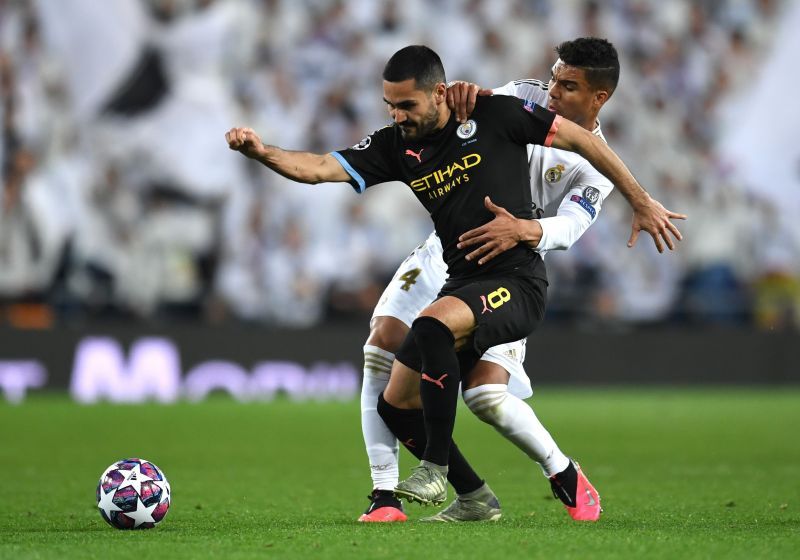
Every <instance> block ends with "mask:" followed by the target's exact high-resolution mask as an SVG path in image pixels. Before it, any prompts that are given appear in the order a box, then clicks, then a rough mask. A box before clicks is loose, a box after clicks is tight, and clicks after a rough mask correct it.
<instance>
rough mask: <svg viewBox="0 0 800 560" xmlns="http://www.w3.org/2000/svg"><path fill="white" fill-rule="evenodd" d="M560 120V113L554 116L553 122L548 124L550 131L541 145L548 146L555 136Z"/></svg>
mask: <svg viewBox="0 0 800 560" xmlns="http://www.w3.org/2000/svg"><path fill="white" fill-rule="evenodd" d="M561 120H562V117H561V115H556V118H554V119H553V124H551V125H550V131H549V132H548V133H547V138H545V139H544V144H542V146H544V147H545V148H549V147H550V145H551V144H552V143H553V138H555V137H556V132H558V127H559V125H560V124H561Z"/></svg>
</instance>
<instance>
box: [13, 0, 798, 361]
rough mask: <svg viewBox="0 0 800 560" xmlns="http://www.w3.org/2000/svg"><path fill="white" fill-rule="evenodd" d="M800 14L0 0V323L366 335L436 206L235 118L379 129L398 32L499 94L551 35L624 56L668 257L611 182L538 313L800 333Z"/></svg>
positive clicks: (569, 319) (346, 139)
mask: <svg viewBox="0 0 800 560" xmlns="http://www.w3.org/2000/svg"><path fill="white" fill-rule="evenodd" d="M798 28H800V3H797V2H786V1H784V2H782V1H779V0H708V1H704V2H689V1H682V0H613V1H609V2H597V1H585V0H558V1H556V0H516V1H515V0H507V1H506V0H483V1H481V0H427V1H425V0H397V1H393V0H387V1H384V2H374V1H371V0H352V1H325V0H216V1H214V0H114V1H113V2H97V1H96V0H35V1H25V0H5V1H1V2H0V91H1V92H2V93H1V95H2V106H0V124H2V131H3V134H2V137H1V138H0V163H1V164H2V173H3V175H2V179H3V192H2V208H0V326H5V327H7V328H8V327H11V328H46V327H49V326H54V325H55V326H59V325H86V324H92V323H93V322H95V321H103V322H104V323H108V322H113V321H115V320H120V321H125V322H128V323H130V322H134V323H136V322H139V323H140V324H142V325H169V324H181V323H185V322H192V323H208V324H214V325H220V324H231V323H234V324H235V323H240V322H245V323H248V324H263V325H266V326H277V327H294V328H308V327H316V326H319V325H323V324H327V323H328V322H330V321H351V322H353V324H354V325H355V324H358V325H363V326H364V329H366V320H367V318H368V317H369V313H370V311H371V309H372V307H373V305H374V304H375V302H376V301H377V298H378V296H379V295H380V292H381V290H382V288H383V286H384V284H385V283H386V282H387V281H388V279H389V278H390V275H391V273H392V272H393V271H394V270H395V267H396V266H397V265H398V264H399V263H400V262H401V261H402V259H403V258H404V257H405V256H406V254H407V253H408V252H409V251H410V250H411V249H412V248H413V247H414V246H415V245H417V244H418V243H419V242H421V241H422V240H423V239H424V238H425V237H426V236H427V234H428V232H429V230H430V228H431V225H430V222H429V220H428V218H427V216H426V215H425V214H424V211H423V210H422V209H421V208H420V207H418V205H417V203H416V201H415V200H414V198H413V196H412V195H411V193H410V192H408V190H407V189H406V188H404V187H402V186H400V185H391V186H386V187H383V188H378V189H374V191H375V192H370V193H367V194H366V195H364V196H361V197H357V196H355V195H354V194H353V193H352V190H351V189H350V187H348V186H343V185H318V186H314V187H312V186H305V185H297V184H293V183H290V182H288V181H285V180H283V179H281V178H280V177H278V176H277V175H275V174H272V173H269V172H267V171H265V170H263V169H261V168H259V167H258V166H256V165H252V164H250V163H248V162H247V161H245V159H244V158H242V157H241V156H239V155H238V154H235V153H232V152H230V151H229V150H228V149H227V147H226V145H225V142H224V138H223V134H224V132H225V131H226V130H227V129H228V128H230V127H231V126H233V125H236V124H247V125H250V126H252V127H253V128H255V129H256V130H258V131H259V132H260V133H261V134H262V136H263V138H264V139H265V141H267V142H269V143H274V144H277V145H280V146H283V147H287V148H294V149H308V150H315V151H328V150H331V149H335V148H340V147H345V146H349V145H351V144H354V143H355V142H357V141H358V140H359V139H360V138H361V137H363V136H364V135H365V134H366V133H369V132H370V131H372V130H375V129H377V128H379V127H380V126H382V125H383V124H384V123H386V122H387V115H386V112H385V108H384V107H383V104H382V102H381V90H380V87H381V85H380V72H381V69H382V66H383V64H384V62H385V60H386V59H387V58H388V57H389V56H390V55H391V53H393V52H394V51H395V50H396V49H398V48H400V47H402V46H404V45H406V44H410V43H425V44H428V45H430V46H432V47H433V48H434V49H435V50H437V51H438V52H439V53H440V54H441V55H442V58H443V61H444V63H445V67H446V69H447V71H448V77H449V78H450V79H465V80H471V81H475V82H477V83H480V84H482V85H485V86H489V87H491V86H498V85H501V84H503V83H505V82H507V81H509V80H511V79H515V78H525V77H538V78H543V79H547V78H548V76H549V67H550V65H551V63H552V62H553V56H554V53H553V46H554V45H556V44H557V43H559V42H560V41H562V40H565V39H569V38H573V37H576V36H582V35H595V36H603V37H607V38H609V39H610V40H611V41H612V42H614V43H615V44H616V46H617V47H618V49H619V51H620V54H621V57H622V59H621V61H622V79H621V83H620V86H619V88H618V90H617V92H616V93H615V95H614V97H613V98H612V99H611V101H610V102H609V103H608V105H607V106H606V108H605V109H604V110H603V112H602V113H601V120H602V123H603V128H604V131H605V134H606V137H607V139H608V141H609V143H610V144H611V146H612V147H613V148H615V149H616V150H617V151H618V152H619V153H620V154H621V155H622V157H623V159H625V161H626V162H627V163H628V164H629V166H630V167H631V168H632V170H633V172H634V174H635V175H636V176H637V177H638V178H639V179H640V181H641V182H642V184H643V185H645V187H646V188H647V189H648V190H649V191H650V192H651V193H652V194H653V195H654V196H655V197H656V198H658V199H660V200H661V201H663V202H664V204H665V205H666V206H667V207H669V208H671V209H673V210H676V211H679V212H686V213H688V214H689V215H690V220H689V221H688V222H686V223H684V224H679V225H680V227H681V229H682V230H683V232H684V234H685V239H686V240H685V241H684V242H683V243H682V244H681V246H680V249H679V250H678V251H677V252H675V253H672V254H666V255H658V254H657V253H656V251H655V249H654V247H653V246H652V243H651V242H650V240H649V239H641V240H640V242H639V244H638V245H637V247H636V248H635V249H633V250H629V249H627V248H626V241H627V237H628V230H629V219H630V213H629V211H628V209H627V207H626V205H625V203H624V201H623V199H622V198H621V197H620V196H619V195H615V196H614V197H612V199H611V200H610V201H609V203H607V204H606V205H605V206H604V210H603V213H602V214H601V218H600V220H599V221H598V222H597V224H595V225H594V226H593V227H592V228H591V229H590V230H589V232H588V233H587V234H586V235H585V236H584V238H583V239H582V240H581V241H580V242H579V243H578V244H577V245H576V246H575V247H573V248H572V249H571V250H570V251H568V252H565V253H563V254H552V253H551V254H550V255H549V256H548V268H549V273H550V278H551V286H552V288H551V293H550V310H549V319H548V320H549V321H550V322H552V323H554V324H562V325H563V326H567V327H571V326H576V325H577V326H580V327H581V328H582V329H596V330H599V329H608V328H609V327H613V329H619V330H622V331H625V329H628V328H629V327H630V326H631V325H635V326H639V325H648V326H650V325H673V326H675V325H678V326H681V325H700V326H704V325H709V324H713V325H733V326H742V327H751V326H752V327H755V328H759V329H764V330H789V331H791V330H795V329H797V327H798V326H799V325H800V220H797V218H796V216H798V213H799V212H800V143H799V142H797V141H796V139H795V138H794V135H795V134H796V131H797V130H798V129H800V107H799V106H798V105H797V104H796V103H794V102H793V101H792V100H791V99H790V98H789V97H788V96H786V92H790V91H793V90H792V88H791V86H790V84H791V83H796V82H797V77H796V76H794V75H789V74H790V72H787V69H788V68H791V67H794V66H795V65H796V60H792V57H794V58H796V57H797V53H798V52H800V46H798V41H800V39H799V38H800V34H798V33H797V32H796V30H797V29H798ZM786 60H791V62H786ZM789 134H792V136H791V137H790V136H789ZM364 332H366V331H364ZM3 345H5V343H3ZM356 349H357V348H356ZM0 357H2V356H0Z"/></svg>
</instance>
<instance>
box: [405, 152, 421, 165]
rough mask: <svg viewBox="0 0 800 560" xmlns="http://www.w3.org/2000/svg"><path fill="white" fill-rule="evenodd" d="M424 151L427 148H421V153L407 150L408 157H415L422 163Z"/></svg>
mask: <svg viewBox="0 0 800 560" xmlns="http://www.w3.org/2000/svg"><path fill="white" fill-rule="evenodd" d="M424 149H425V148H420V149H419V153H417V152H415V151H414V150H406V155H407V156H412V157H415V158H417V161H418V162H419V163H422V150H424Z"/></svg>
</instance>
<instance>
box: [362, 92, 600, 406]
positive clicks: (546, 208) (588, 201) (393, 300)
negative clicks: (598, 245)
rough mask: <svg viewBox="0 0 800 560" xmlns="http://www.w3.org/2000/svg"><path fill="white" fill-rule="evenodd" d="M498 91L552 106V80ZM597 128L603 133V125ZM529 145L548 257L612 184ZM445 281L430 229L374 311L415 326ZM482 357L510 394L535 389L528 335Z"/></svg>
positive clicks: (585, 166) (574, 159)
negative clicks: (496, 368) (498, 371)
mask: <svg viewBox="0 0 800 560" xmlns="http://www.w3.org/2000/svg"><path fill="white" fill-rule="evenodd" d="M494 93H495V94H497V95H513V96H515V97H519V98H521V99H526V100H528V101H531V102H533V103H536V104H538V105H542V106H547V101H548V94H547V84H545V83H543V82H540V81H538V80H518V81H514V82H509V83H508V84H506V85H505V86H503V87H501V88H497V89H495V90H494ZM594 133H595V134H596V135H597V136H599V137H600V138H603V134H602V132H601V131H600V125H599V124H598V125H597V127H596V128H595V130H594ZM603 140H605V139H604V138H603ZM528 150H529V151H528V155H529V163H530V176H531V198H532V201H533V213H534V216H535V217H536V219H538V220H539V223H541V225H542V232H543V234H542V239H541V240H540V241H539V246H538V247H537V248H536V249H535V250H536V251H539V252H540V253H541V254H542V256H544V254H545V253H546V252H547V251H551V250H554V249H568V248H569V247H570V246H571V245H572V244H573V243H574V242H575V241H577V239H578V238H579V237H580V236H581V235H582V234H583V232H584V231H586V229H587V228H588V227H589V226H590V225H592V223H593V222H594V221H595V220H596V219H597V215H598V213H599V212H600V207H601V206H602V204H603V200H604V199H605V198H606V197H607V196H608V195H609V193H610V192H611V190H612V189H613V185H612V184H611V182H610V181H609V180H608V179H606V178H605V177H604V176H603V175H601V174H600V173H599V172H598V171H597V170H595V169H594V167H592V166H591V165H590V164H589V162H587V161H586V160H585V159H583V158H582V157H581V156H579V155H578V154H575V153H573V152H567V151H564V150H557V149H555V148H544V147H543V146H528ZM446 280H447V266H446V265H445V263H444V259H443V257H442V244H441V242H440V241H439V238H438V237H437V235H436V233H431V235H430V236H429V237H428V239H426V240H425V242H424V243H423V244H422V245H420V246H419V247H417V248H416V249H414V251H413V252H412V253H411V254H410V255H409V256H408V258H407V259H406V260H405V261H403V264H401V265H400V267H399V268H398V269H397V272H395V275H394V277H393V278H392V281H391V282H390V283H389V285H388V286H387V287H386V289H385V290H384V292H383V295H382V296H381V299H380V301H379V302H378V305H377V306H376V307H375V310H374V311H373V313H372V316H373V317H381V316H390V317H395V318H396V319H399V320H400V321H402V322H403V323H405V324H406V325H408V326H409V327H410V326H411V323H412V322H413V321H414V319H415V318H416V317H417V315H419V313H420V312H421V311H422V310H423V309H425V308H426V307H427V306H428V305H430V303H431V302H432V301H433V300H434V299H436V297H437V296H438V294H439V291H440V290H441V288H442V286H443V285H444V283H445V281H446ZM481 359H482V360H486V361H489V362H494V363H497V364H499V365H501V366H502V367H504V368H505V369H506V371H508V373H509V374H510V375H511V378H510V380H509V383H508V390H509V392H510V393H511V394H513V395H515V396H517V397H519V398H522V399H526V398H528V397H530V396H531V395H532V394H533V391H532V389H531V384H530V380H529V378H528V376H527V374H526V373H525V370H524V368H523V367H522V363H523V361H524V359H525V340H524V339H523V340H518V341H516V342H510V343H508V344H501V345H499V346H493V347H492V348H490V349H489V350H487V351H486V352H485V353H484V354H483V356H482V357H481Z"/></svg>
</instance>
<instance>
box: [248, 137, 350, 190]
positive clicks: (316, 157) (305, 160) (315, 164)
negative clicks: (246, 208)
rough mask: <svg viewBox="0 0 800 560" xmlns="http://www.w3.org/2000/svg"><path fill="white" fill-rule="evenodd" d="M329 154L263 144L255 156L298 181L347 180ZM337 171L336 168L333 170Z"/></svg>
mask: <svg viewBox="0 0 800 560" xmlns="http://www.w3.org/2000/svg"><path fill="white" fill-rule="evenodd" d="M329 158H330V156H328V155H320V154H313V153H311V152H294V151H289V150H284V149H282V148H278V147H277V146H266V145H265V146H262V147H261V149H260V150H258V153H257V154H256V156H255V157H254V158H253V159H255V160H256V161H258V162H260V163H262V164H264V165H266V166H267V167H269V168H270V169H272V170H273V171H275V172H276V173H278V174H279V175H283V176H284V177H286V178H287V179H291V180H292V181H297V182H298V183H309V184H316V183H322V182H324V181H347V180H348V179H349V176H348V175H347V174H346V173H345V172H344V170H342V173H341V176H338V175H337V174H335V173H334V175H333V176H332V174H331V173H332V166H331V163H330V161H328V159H329ZM333 171H335V170H333Z"/></svg>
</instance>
